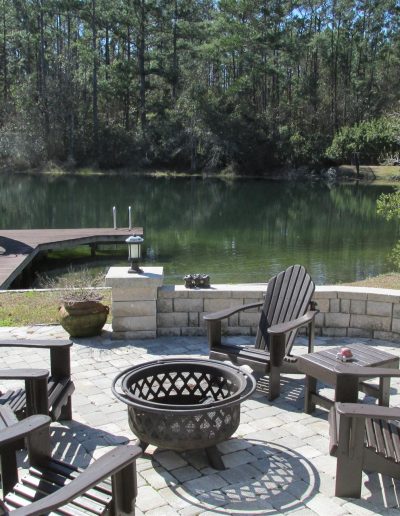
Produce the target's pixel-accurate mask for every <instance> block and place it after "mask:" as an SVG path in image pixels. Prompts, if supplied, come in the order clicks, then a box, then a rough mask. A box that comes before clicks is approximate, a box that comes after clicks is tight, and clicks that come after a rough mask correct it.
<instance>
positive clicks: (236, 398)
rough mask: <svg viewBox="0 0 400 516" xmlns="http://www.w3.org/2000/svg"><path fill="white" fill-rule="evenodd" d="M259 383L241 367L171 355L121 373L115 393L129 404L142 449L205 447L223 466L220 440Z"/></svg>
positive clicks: (231, 430)
mask: <svg viewBox="0 0 400 516" xmlns="http://www.w3.org/2000/svg"><path fill="white" fill-rule="evenodd" d="M255 387H256V382H255V380H254V378H253V376H251V375H250V374H248V373H246V372H244V371H242V370H241V369H239V368H238V367H235V366H232V365H230V364H229V365H228V364H225V363H221V362H217V361H215V360H209V359H190V358H168V359H162V360H155V361H152V362H147V363H144V364H140V365H136V366H132V367H129V368H128V369H125V370H124V371H122V372H121V373H119V374H118V375H117V376H116V377H115V379H114V381H113V384H112V391H113V393H114V395H115V396H116V397H117V398H118V399H119V400H121V401H123V402H124V403H126V404H127V405H128V418H129V426H130V428H131V430H132V432H133V433H134V434H135V435H136V436H137V437H138V438H139V441H140V446H141V447H142V449H143V450H145V449H146V447H147V446H148V445H149V444H154V445H156V446H160V447H161V448H168V449H172V450H178V451H183V450H193V449H198V448H202V449H205V451H206V453H207V455H208V458H209V461H210V463H211V465H212V466H214V467H215V468H217V469H224V465H223V463H222V460H221V457H220V455H219V453H218V451H217V449H216V444H218V443H220V442H222V441H224V440H226V439H228V438H229V437H230V436H231V435H232V434H233V433H234V432H235V430H236V429H237V427H238V426H239V422H240V403H241V402H242V401H243V400H245V399H246V398H247V397H249V396H250V395H251V394H252V393H253V392H254V390H255Z"/></svg>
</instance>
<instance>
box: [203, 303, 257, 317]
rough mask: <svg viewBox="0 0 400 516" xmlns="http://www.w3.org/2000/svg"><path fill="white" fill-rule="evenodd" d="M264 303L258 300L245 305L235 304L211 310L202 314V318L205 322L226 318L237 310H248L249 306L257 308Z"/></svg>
mask: <svg viewBox="0 0 400 516" xmlns="http://www.w3.org/2000/svg"><path fill="white" fill-rule="evenodd" d="M263 304H264V302H263V301H258V302H257V303H248V304H246V305H240V306H235V307H232V308H226V309H225V310H220V311H219V312H213V313H210V314H206V315H204V317H203V319H204V320H205V321H207V322H209V321H210V322H212V321H221V320H222V319H226V318H227V317H230V316H231V315H233V314H236V313H237V312H242V311H243V310H250V309H251V308H259V307H261V306H262V305H263Z"/></svg>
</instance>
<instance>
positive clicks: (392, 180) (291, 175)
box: [0, 163, 400, 186]
mask: <svg viewBox="0 0 400 516" xmlns="http://www.w3.org/2000/svg"><path fill="white" fill-rule="evenodd" d="M0 174H7V175H10V174H16V175H43V176H122V177H127V176H130V177H132V176H141V177H143V176H144V177H146V176H147V177H155V178H165V177H167V178H173V179H175V178H188V177H195V178H201V179H219V180H222V181H235V180H243V179H249V180H255V179H258V180H267V181H304V182H306V181H325V182H326V181H327V182H331V183H335V182H340V183H350V184H351V183H357V182H360V183H374V184H375V183H376V184H385V185H393V186H397V185H398V184H399V180H400V167H398V166H385V165H361V166H360V176H359V177H357V172H356V167H355V166H354V165H339V166H336V167H333V166H332V167H330V168H321V169H319V170H315V169H314V168H308V167H299V168H293V167H282V168H279V169H276V170H274V171H270V172H267V173H265V174H258V175H248V174H247V175H245V174H240V173H237V172H234V171H232V170H231V169H229V170H225V171H224V170H222V171H217V172H210V171H203V172H190V171H189V172H185V171H179V170H172V169H162V168H160V169H157V168H153V169H134V170H133V169H130V168H120V169H107V170H102V169H99V168H96V167H94V166H93V167H80V168H71V167H68V166H65V165H62V164H61V165H60V164H54V163H48V164H46V165H44V166H43V167H37V168H33V169H28V170H12V171H7V170H5V169H4V168H3V169H0Z"/></svg>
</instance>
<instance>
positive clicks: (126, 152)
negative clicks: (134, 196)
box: [0, 0, 400, 173]
mask: <svg viewBox="0 0 400 516" xmlns="http://www.w3.org/2000/svg"><path fill="white" fill-rule="evenodd" d="M0 5H1V14H0V34H1V35H0V39H1V41H0V99H1V104H0V164H1V166H2V167H3V168H4V167H6V168H9V169H15V168H29V167H37V166H40V165H41V164H43V163H46V162H48V161H57V162H65V163H69V164H70V165H71V166H75V165H76V166H80V165H84V164H96V165H98V166H100V167H107V168H113V167H121V166H127V167H135V168H143V167H146V166H163V167H174V168H185V169H191V170H204V169H221V168H225V167H233V168H235V169H240V170H241V171H242V172H245V173H246V172H247V173H257V172H264V171H265V170H266V169H270V168H273V167H279V166H286V165H290V166H295V167H296V166H299V165H303V164H307V165H315V164H321V163H324V162H325V163H326V160H328V159H329V158H334V159H339V160H340V159H343V160H348V159H349V158H350V156H349V154H350V153H351V152H356V151H357V152H360V157H361V160H363V159H365V160H369V161H370V162H377V161H378V160H379V159H381V158H382V157H384V156H383V155H384V154H393V153H395V152H396V150H398V147H399V138H398V136H399V132H398V118H399V117H398V116H397V117H396V116H395V114H396V112H397V111H398V108H399V104H398V103H399V99H400V88H399V78H400V37H399V36H400V32H399V24H400V4H399V1H398V0H356V1H351V0H325V1H316V0H305V1H304V0H298V1H296V0H293V1H287V0H219V1H215V0H113V1H112V2H110V1H106V0H0ZM396 124H397V125H396ZM374 137H375V140H374ZM367 140H368V142H369V143H368V145H369V147H368V149H369V150H368V152H364V150H365V149H364V147H363V145H365V142H366V141H367ZM371 142H374V143H373V145H372V144H371Z"/></svg>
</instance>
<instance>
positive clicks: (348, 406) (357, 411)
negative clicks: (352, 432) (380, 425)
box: [336, 403, 400, 420]
mask: <svg viewBox="0 0 400 516" xmlns="http://www.w3.org/2000/svg"><path fill="white" fill-rule="evenodd" d="M336 410H337V412H338V413H339V414H340V415H341V416H345V417H356V418H366V417H368V418H376V419H398V420H400V408H399V407H382V406H381V405H366V404H363V403H336Z"/></svg>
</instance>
